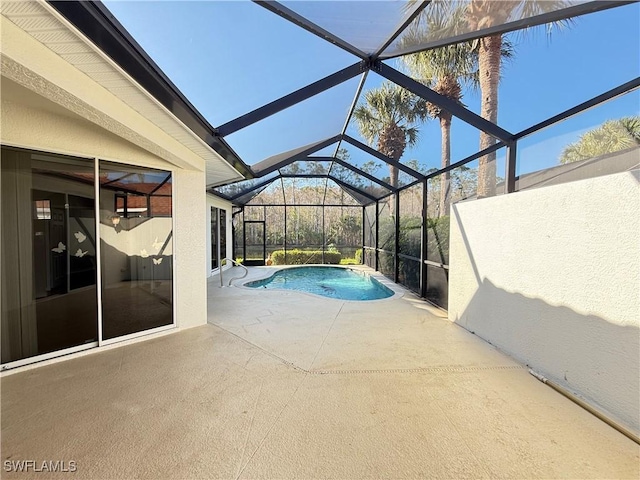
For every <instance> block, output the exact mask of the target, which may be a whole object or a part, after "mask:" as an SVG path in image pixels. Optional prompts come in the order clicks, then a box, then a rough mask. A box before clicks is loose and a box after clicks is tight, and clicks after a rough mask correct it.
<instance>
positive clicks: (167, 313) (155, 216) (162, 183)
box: [99, 162, 173, 340]
mask: <svg viewBox="0 0 640 480" xmlns="http://www.w3.org/2000/svg"><path fill="white" fill-rule="evenodd" d="M99 182H100V237H101V243H100V248H101V257H102V337H103V339H104V340H109V339H112V338H116V337H121V336H123V335H130V334H133V333H138V332H142V331H145V330H149V329H152V328H157V327H162V326H166V325H171V324H173V242H172V236H173V226H172V225H173V224H172V207H171V206H172V185H171V173H170V172H163V171H157V170H151V169H144V168H139V167H131V166H125V165H120V164H115V163H109V162H100V177H99Z"/></svg>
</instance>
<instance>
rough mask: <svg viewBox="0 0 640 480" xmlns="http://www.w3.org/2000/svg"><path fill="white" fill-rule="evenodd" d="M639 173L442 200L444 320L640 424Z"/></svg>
mask: <svg viewBox="0 0 640 480" xmlns="http://www.w3.org/2000/svg"><path fill="white" fill-rule="evenodd" d="M639 182H640V176H639V175H638V171H634V172H625V173H620V174H615V175H609V176H604V177H599V178H594V179H589V180H583V181H578V182H573V183H568V184H564V185H558V186H552V187H546V188H540V189H536V190H530V191H525V192H518V193H514V194H510V195H504V196H500V197H493V198H488V199H483V200H479V201H474V202H468V203H459V204H456V205H454V206H453V207H452V220H451V244H450V258H451V261H450V284H449V319H450V320H452V321H454V322H456V323H458V324H460V325H462V326H463V327H465V328H466V329H468V330H470V331H472V332H474V333H475V334H477V335H479V336H480V337H482V338H484V339H486V340H487V341H489V342H490V343H492V344H494V345H496V346H497V347H498V348H500V349H503V350H505V351H506V352H508V353H510V354H511V355H513V356H514V357H515V358H517V359H519V360H520V361H522V362H523V363H526V364H527V365H529V366H530V367H531V368H532V369H534V370H535V371H537V372H539V373H541V374H543V375H544V376H546V377H548V378H549V379H551V380H554V381H556V382H557V383H559V384H560V385H562V386H564V387H565V388H567V389H568V390H570V391H572V392H574V393H576V394H578V395H579V396H580V397H582V398H584V399H586V400H587V401H588V402H590V403H591V404H593V405H594V406H596V407H597V408H599V409H600V410H603V411H605V412H607V413H608V414H609V415H611V416H612V417H613V418H616V419H617V420H618V421H620V422H621V423H623V424H625V425H627V426H628V427H630V428H631V429H633V430H635V431H636V432H638V431H640V294H639V292H640V242H639V241H638V240H639V238H640V237H639V234H640V215H638V207H639V206H640V202H639V200H640V186H639Z"/></svg>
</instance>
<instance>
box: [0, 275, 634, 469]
mask: <svg viewBox="0 0 640 480" xmlns="http://www.w3.org/2000/svg"><path fill="white" fill-rule="evenodd" d="M257 270H260V271H262V270H261V269H255V270H253V272H255V271H257ZM252 276H253V275H252ZM218 281H219V280H218V279H217V278H213V279H210V281H209V325H206V326H202V327H197V328H193V329H190V330H187V331H182V332H179V333H175V334H172V335H166V336H163V337H161V338H156V339H153V340H149V341H146V342H142V343H138V344H134V345H128V346H123V347H120V348H114V349H112V350H108V351H104V352H100V353H96V354H92V355H87V356H84V357H81V358H75V359H72V360H69V361H66V362H61V363H58V364H53V365H49V366H45V367H41V368H36V369H32V370H28V371H24V372H20V373H16V374H13V375H8V376H5V377H4V378H3V379H2V451H3V461H4V460H25V459H34V460H36V461H40V462H41V461H43V460H66V461H70V460H74V461H76V462H77V466H78V472H77V474H78V475H80V477H82V478H134V477H135V478H154V479H156V478H499V477H510V478H515V477H517V478H542V477H544V478H603V477H607V478H637V477H638V474H639V470H638V469H639V467H638V453H639V448H638V446H637V445H636V444H634V443H633V442H631V441H630V440H628V439H627V438H626V437H624V436H623V435H621V434H619V433H618V432H616V431H615V430H613V429H611V428H610V427H608V426H607V425H605V424H604V423H602V422H601V421H599V420H598V419H596V418H595V417H593V416H592V415H590V414H589V413H587V412H585V411H584V410H582V409H581V408H580V407H578V406H576V405H575V404H573V403H572V402H570V401H569V400H567V399H566V398H564V397H563V396H561V395H560V394H558V393H556V392H555V391H553V390H551V389H550V388H548V387H546V386H545V385H543V384H541V383H540V382H538V381H537V380H535V379H534V378H533V377H531V376H530V375H529V374H528V372H527V370H526V369H525V368H524V367H523V366H521V365H520V364H518V363H516V362H515V361H514V360H513V359H511V358H510V357H508V356H506V355H504V354H502V353H501V352H499V351H498V350H496V349H495V348H493V347H492V346H491V345H489V344H487V343H486V342H484V341H482V340H481V339H479V338H478V337H476V336H474V335H472V334H471V333H469V332H467V331H466V330H464V329H462V328H460V327H458V326H456V325H454V324H452V323H450V322H448V321H447V320H446V319H444V318H442V313H441V312H439V311H438V310H435V309H434V310H433V311H429V310H426V309H425V308H417V307H424V305H425V304H424V303H423V302H418V301H416V298H415V297H413V296H412V295H411V294H410V293H406V292H405V294H404V296H403V297H401V298H397V299H393V300H382V301H374V302H346V301H339V300H329V299H321V298H316V297H311V296H309V295H305V294H299V293H294V292H279V291H270V292H263V291H252V290H249V289H244V288H240V287H230V288H222V289H221V288H219V287H218V285H219V283H217V282H218ZM5 465H6V464H5ZM5 475H6V478H27V477H29V475H25V474H6V473H5ZM31 476H33V477H37V478H45V477H46V475H44V474H35V473H31Z"/></svg>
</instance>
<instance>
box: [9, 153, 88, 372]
mask: <svg viewBox="0 0 640 480" xmlns="http://www.w3.org/2000/svg"><path fill="white" fill-rule="evenodd" d="M0 170H1V178H2V188H1V192H2V193H1V195H2V198H1V200H2V201H1V211H2V268H1V270H2V363H3V364H6V363H10V362H15V361H18V360H22V359H25V358H29V357H34V356H38V355H43V354H47V353H51V352H56V351H62V350H67V349H69V348H72V347H79V346H82V345H85V344H92V343H94V342H97V340H98V302H97V291H96V271H97V266H96V246H95V238H96V221H95V188H94V162H93V160H83V159H72V158H67V157H62V156H57V155H48V154H40V153H34V152H28V151H23V150H14V149H10V148H2V156H1V160H0Z"/></svg>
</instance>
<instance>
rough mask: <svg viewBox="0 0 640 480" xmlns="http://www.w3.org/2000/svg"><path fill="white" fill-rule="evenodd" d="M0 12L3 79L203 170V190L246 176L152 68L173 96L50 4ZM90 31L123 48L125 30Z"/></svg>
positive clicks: (97, 26) (75, 6) (82, 7)
mask: <svg viewBox="0 0 640 480" xmlns="http://www.w3.org/2000/svg"><path fill="white" fill-rule="evenodd" d="M60 3H62V4H65V8H66V9H68V10H71V11H74V12H76V13H79V12H84V13H83V15H85V16H86V15H88V13H87V12H94V13H95V11H98V10H100V9H101V8H100V6H99V4H94V3H93V2H60ZM56 7H60V5H59V4H57V5H56ZM0 14H1V18H0V20H1V21H2V75H3V76H4V77H6V78H9V79H11V80H13V81H14V82H16V83H18V84H20V85H22V86H24V87H26V88H28V89H29V90H31V91H32V92H34V93H36V94H38V95H41V96H43V97H45V98H47V99H49V100H51V101H53V102H55V103H57V104H59V105H61V106H62V107H65V108H67V109H68V110H71V111H72V112H73V113H75V114H77V115H80V116H81V117H83V118H84V119H86V120H89V121H91V122H92V123H95V124H97V125H99V126H101V127H102V128H104V129H106V130H108V131H110V132H111V133H114V134H116V135H118V136H120V137H122V138H124V139H126V140H128V141H130V142H132V143H134V144H136V145H138V146H139V147H141V148H144V149H145V150H147V151H149V152H151V153H153V154H154V155H157V156H158V157H160V158H162V159H163V160H166V161H168V162H170V163H172V164H174V165H176V166H178V167H180V168H186V169H197V170H204V171H205V172H206V177H207V179H206V183H207V185H208V186H214V185H219V184H222V183H228V182H230V181H235V180H240V179H243V178H244V177H245V175H247V172H249V170H248V168H247V167H246V165H244V163H242V161H240V159H239V158H238V157H237V155H236V154H235V152H233V150H232V149H231V147H229V146H228V145H227V144H226V142H224V140H223V139H221V138H219V137H217V135H215V132H214V130H213V127H211V126H209V125H208V124H206V121H205V120H204V119H202V118H201V116H200V114H199V113H197V111H195V109H194V108H193V107H192V106H191V105H190V104H189V103H188V101H187V100H186V99H185V98H184V97H183V96H182V95H181V94H179V92H178V91H177V89H176V88H175V86H173V84H171V83H170V82H169V81H168V79H166V77H165V76H164V75H163V74H162V73H161V72H160V71H159V69H157V67H155V68H156V69H157V70H153V69H152V68H151V66H149V67H148V68H147V70H146V72H147V78H149V79H153V80H154V81H155V82H157V83H158V84H160V85H164V86H165V87H166V88H168V89H172V90H174V91H175V92H176V97H175V98H168V97H166V96H165V97H162V96H160V95H158V92H154V91H149V90H148V89H147V88H146V86H145V85H143V84H141V83H140V82H139V81H138V79H137V78H134V77H133V76H132V75H131V74H130V65H129V66H128V68H123V66H122V65H121V64H120V63H118V62H117V61H115V60H114V59H113V57H112V56H110V55H108V52H107V51H105V50H104V48H103V47H104V45H99V44H96V43H95V42H94V38H92V37H91V36H87V35H86V34H85V32H84V31H81V30H80V29H78V28H77V26H76V25H75V24H73V23H72V22H70V21H69V20H68V19H67V18H66V17H65V16H63V15H62V14H61V13H60V12H59V11H58V10H57V9H56V8H54V7H53V6H52V5H50V4H48V3H44V2H35V1H21V2H2V4H1V6H0ZM91 28H92V29H93V33H92V36H98V37H100V38H102V41H103V42H106V43H107V44H111V45H116V44H117V45H119V46H120V48H122V49H125V45H126V44H127V42H126V39H125V38H124V33H123V32H124V29H123V28H122V27H119V28H111V29H109V28H107V26H106V24H105V22H97V21H96V20H95V19H94V20H91ZM129 50H130V51H129V53H130V57H131V62H133V63H136V62H137V64H138V65H142V62H143V58H142V57H143V54H142V53H141V49H140V51H137V50H136V49H135V48H134V47H133V46H129ZM136 53H137V54H138V56H137V57H136ZM154 66H155V64H154ZM158 98H161V99H162V98H164V99H165V101H160V100H159V99H158ZM167 104H168V105H169V107H167Z"/></svg>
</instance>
